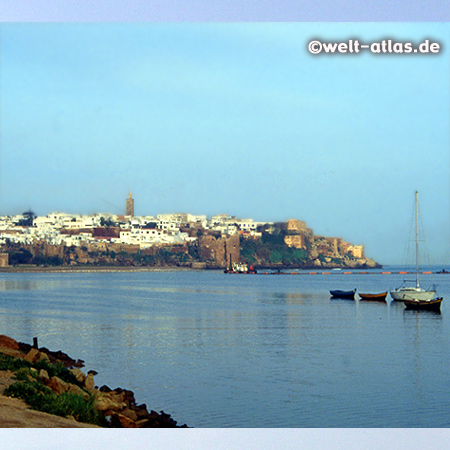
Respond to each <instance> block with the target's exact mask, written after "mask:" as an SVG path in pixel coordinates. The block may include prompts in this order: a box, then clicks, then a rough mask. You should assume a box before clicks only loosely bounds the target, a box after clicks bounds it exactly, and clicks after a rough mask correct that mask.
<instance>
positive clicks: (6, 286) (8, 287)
mask: <svg viewBox="0 0 450 450" xmlns="http://www.w3.org/2000/svg"><path fill="white" fill-rule="evenodd" d="M32 289H39V283H38V282H36V281H31V280H0V291H17V290H22V291H31V290H32Z"/></svg>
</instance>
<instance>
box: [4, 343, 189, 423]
mask: <svg viewBox="0 0 450 450" xmlns="http://www.w3.org/2000/svg"><path fill="white" fill-rule="evenodd" d="M33 344H34V345H30V344H25V343H22V342H17V341H15V340H14V339H12V338H10V337H8V336H4V335H0V354H3V355H9V356H10V357H12V358H14V359H16V358H18V359H20V360H24V361H27V362H29V363H31V364H38V363H39V362H42V361H44V362H47V363H49V364H52V365H53V364H58V363H59V364H61V365H62V366H64V368H66V369H68V370H69V371H70V373H71V374H72V375H73V376H74V377H75V379H76V382H75V383H70V382H67V381H64V380H62V379H61V378H59V377H58V376H49V374H48V372H47V371H46V370H43V369H41V370H39V371H37V370H36V369H34V368H31V369H30V370H33V371H34V372H37V373H36V374H35V377H36V379H38V380H39V382H40V383H42V384H43V385H44V386H45V387H46V388H49V389H50V390H51V391H52V392H53V393H54V394H56V395H58V396H59V395H61V394H64V393H71V394H75V395H78V396H80V397H82V398H84V399H85V401H86V402H93V407H94V409H95V411H96V412H97V413H99V414H100V415H101V417H102V419H104V420H102V421H103V422H104V424H105V425H104V426H105V427H111V428H187V426H186V425H181V426H179V425H177V422H176V421H175V420H174V419H172V417H171V416H170V415H169V414H167V413H165V412H164V411H160V412H159V413H158V412H156V411H153V410H150V411H148V409H147V406H146V405H145V404H140V405H138V404H137V402H136V399H135V397H134V393H133V392H132V391H130V390H127V389H123V388H120V387H119V388H115V389H111V388H109V387H108V386H106V385H104V386H101V387H100V388H99V387H97V386H95V381H94V376H95V375H97V372H95V371H93V370H90V371H89V372H88V373H87V374H85V373H84V372H83V371H82V370H81V367H83V366H84V361H82V360H74V359H72V358H71V357H70V356H68V355H67V354H65V353H63V352H62V351H60V350H59V351H50V350H48V349H47V348H45V347H41V348H38V347H37V339H36V338H35V340H34V343H33ZM3 373H4V374H5V375H6V376H5V379H6V381H5V382H4V383H3V384H4V385H5V386H11V385H12V384H13V383H14V382H15V380H14V373H9V374H8V373H6V372H5V371H3ZM42 414H43V413H42ZM0 417H1V414H0ZM0 426H2V424H1V423H0ZM32 426H33V425H30V427H32ZM55 426H59V425H55Z"/></svg>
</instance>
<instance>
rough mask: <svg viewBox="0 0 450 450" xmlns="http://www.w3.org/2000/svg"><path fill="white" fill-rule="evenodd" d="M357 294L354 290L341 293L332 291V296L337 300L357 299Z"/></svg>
mask: <svg viewBox="0 0 450 450" xmlns="http://www.w3.org/2000/svg"><path fill="white" fill-rule="evenodd" d="M355 293H356V289H353V291H341V290H339V289H338V290H334V291H330V294H331V296H332V297H335V298H348V299H351V300H354V299H355Z"/></svg>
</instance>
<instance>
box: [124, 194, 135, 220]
mask: <svg viewBox="0 0 450 450" xmlns="http://www.w3.org/2000/svg"><path fill="white" fill-rule="evenodd" d="M125 215H127V216H131V217H133V216H134V199H133V197H131V192H130V193H129V194H128V198H127V205H126V214H125Z"/></svg>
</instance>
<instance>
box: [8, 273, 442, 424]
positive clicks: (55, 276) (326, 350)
mask: <svg viewBox="0 0 450 450" xmlns="http://www.w3.org/2000/svg"><path fill="white" fill-rule="evenodd" d="M398 269H399V268H392V269H389V270H392V271H393V273H391V274H382V273H381V272H380V271H378V272H376V273H375V271H373V272H374V273H368V274H360V273H350V274H347V273H344V272H342V271H331V272H330V273H329V274H320V273H319V274H315V275H309V274H306V273H305V274H300V275H262V274H257V275H232V274H224V273H222V272H219V271H167V272H165V271H160V272H137V273H123V272H106V273H2V274H0V325H1V328H0V333H2V334H6V335H8V336H11V337H13V338H14V339H16V340H18V341H22V342H27V343H32V339H33V337H38V339H39V345H40V346H45V347H47V348H49V349H50V350H62V351H64V352H66V353H68V354H69V355H70V356H71V357H72V358H74V359H83V360H84V361H85V368H84V370H85V371H87V370H90V369H94V370H96V371H97V372H98V375H96V377H95V380H96V383H97V385H98V386H101V385H103V384H107V385H108V386H109V387H111V388H116V387H119V386H120V387H122V388H126V389H131V390H132V391H133V392H134V393H135V397H136V399H137V402H138V403H146V405H147V407H148V409H149V410H150V409H154V410H156V411H158V412H159V411H161V410H164V411H165V412H167V413H169V414H171V415H172V417H173V419H175V420H176V421H177V422H178V424H180V425H181V424H184V423H186V424H187V425H188V426H192V427H197V428H201V427H213V428H220V427H246V428H249V427H265V428H278V427H320V428H328V427H345V428H355V427H364V428H367V427H377V428H378V427H381V428H385V427H389V428H390V427H394V428H395V427H417V428H418V427H449V426H450V388H449V386H450V351H449V350H448V349H449V348H450V324H449V320H448V315H449V314H450V303H449V304H447V302H450V275H449V274H435V275H433V276H431V275H422V282H421V284H422V285H423V286H424V287H428V286H427V284H428V283H431V282H432V281H434V282H435V283H436V284H437V288H438V294H439V295H440V296H443V297H444V302H443V306H442V312H441V314H436V313H432V312H426V311H419V312H418V311H408V310H405V308H404V305H403V304H402V303H400V302H391V301H390V298H389V297H388V302H387V303H378V302H367V301H351V300H337V299H330V294H329V290H330V289H353V288H357V289H358V291H359V292H364V291H365V292H381V291H385V290H388V289H392V288H394V287H397V286H398V285H399V284H400V283H401V281H402V279H403V278H404V277H405V275H401V274H398V273H394V270H398ZM447 269H448V268H447ZM407 277H409V278H410V277H411V276H407ZM431 277H432V278H433V279H431Z"/></svg>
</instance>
